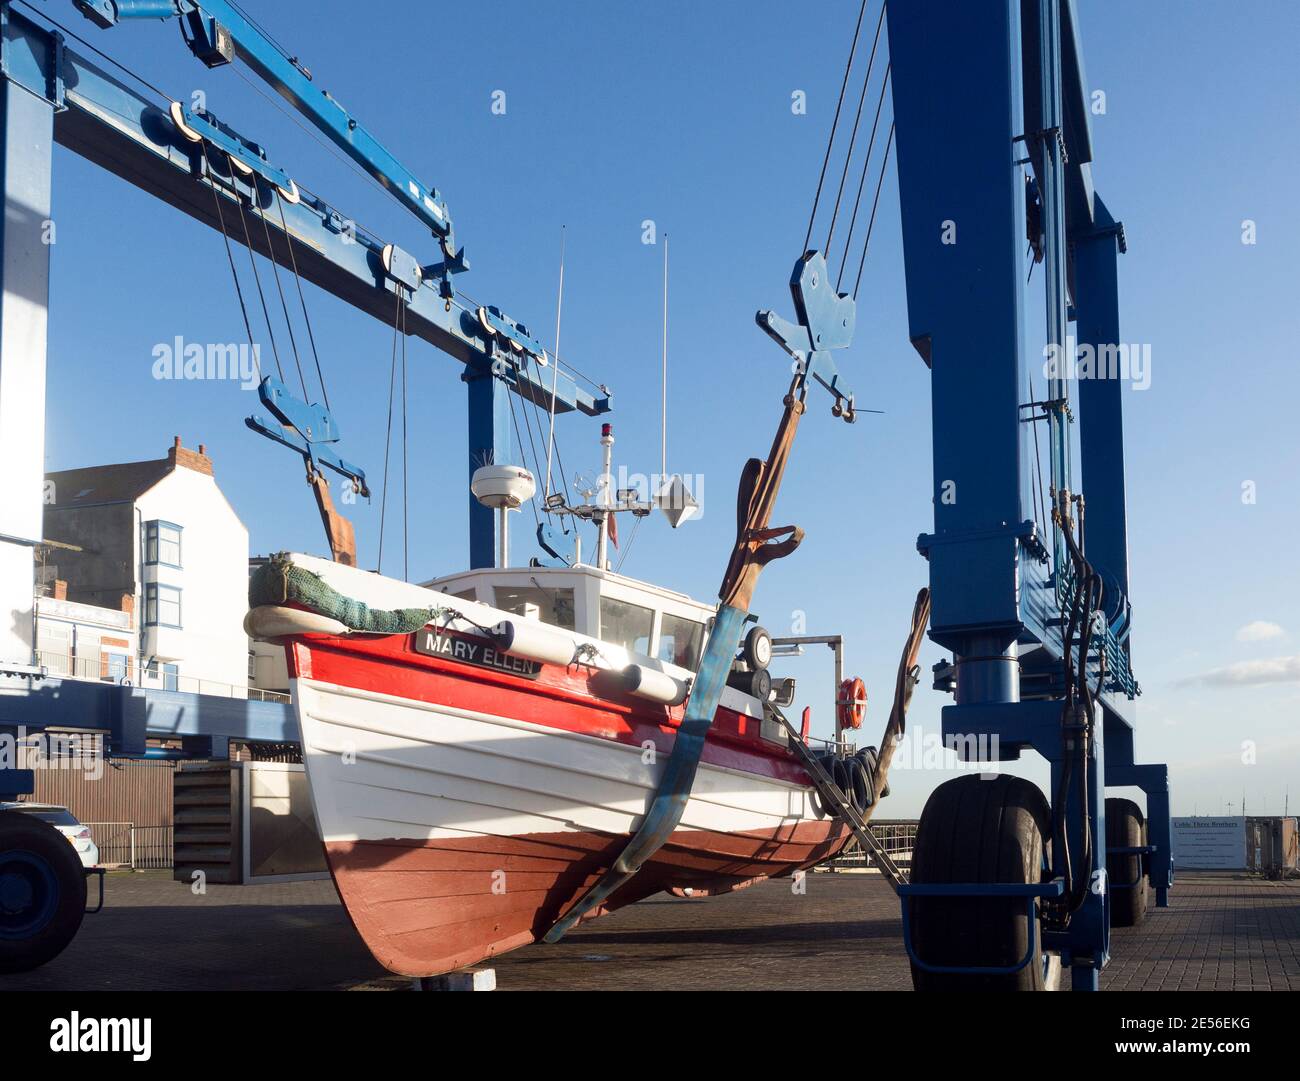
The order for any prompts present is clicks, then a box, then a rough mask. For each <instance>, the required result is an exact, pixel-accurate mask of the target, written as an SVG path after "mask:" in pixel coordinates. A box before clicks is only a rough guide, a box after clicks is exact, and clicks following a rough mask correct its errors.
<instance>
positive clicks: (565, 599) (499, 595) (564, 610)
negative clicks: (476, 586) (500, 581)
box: [493, 586, 576, 631]
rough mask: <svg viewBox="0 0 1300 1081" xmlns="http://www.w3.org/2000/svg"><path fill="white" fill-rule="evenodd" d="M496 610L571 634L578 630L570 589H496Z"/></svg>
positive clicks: (539, 587)
mask: <svg viewBox="0 0 1300 1081" xmlns="http://www.w3.org/2000/svg"><path fill="white" fill-rule="evenodd" d="M493 596H494V597H495V598H496V607H498V608H500V609H501V611H503V612H510V613H511V614H512V615H516V616H525V617H532V618H535V619H540V620H541V621H542V622H543V623H549V624H551V626H553V627H563V628H564V629H565V630H566V631H571V630H573V629H574V627H575V626H576V622H575V618H574V607H573V590H572V589H571V588H567V587H566V588H560V589H551V588H547V589H543V588H542V587H541V586H496V587H495V588H494V589H493Z"/></svg>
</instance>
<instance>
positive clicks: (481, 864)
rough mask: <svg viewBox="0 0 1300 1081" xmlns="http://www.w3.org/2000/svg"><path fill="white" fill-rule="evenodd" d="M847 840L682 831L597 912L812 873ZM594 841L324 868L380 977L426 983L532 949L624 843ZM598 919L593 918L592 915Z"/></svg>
mask: <svg viewBox="0 0 1300 1081" xmlns="http://www.w3.org/2000/svg"><path fill="white" fill-rule="evenodd" d="M847 839H848V834H847V830H846V829H845V827H844V826H843V825H842V824H840V823H838V822H835V821H833V820H829V819H828V820H825V821H818V822H803V823H800V824H799V825H797V826H794V827H792V828H790V829H789V830H787V831H785V832H784V833H783V834H782V835H781V836H780V837H776V838H774V837H772V836H770V835H767V836H757V835H752V834H723V833H707V832H704V831H685V830H681V831H678V832H677V833H675V834H673V839H672V841H671V842H670V843H669V844H668V845H666V846H664V848H663V849H661V850H660V851H659V853H658V854H657V855H656V856H655V857H654V858H653V859H652V860H651V861H650V862H649V863H647V864H646V865H645V867H644V868H642V870H641V871H640V873H639V874H637V876H636V877H635V878H634V879H633V880H632V881H631V882H629V883H628V884H627V886H625V887H624V888H623V889H622V890H620V891H618V892H617V893H615V894H614V895H613V897H612V898H611V899H610V901H609V903H608V904H606V905H605V906H604V908H603V909H601V910H599V911H600V912H604V911H610V910H612V909H615V908H619V907H621V906H622V905H626V904H631V903H632V902H634V901H639V900H641V899H642V898H643V897H648V896H650V895H651V894H654V893H658V892H660V891H663V890H669V889H692V890H698V891H701V892H708V893H722V892H727V891H728V890H734V889H738V888H741V887H743V886H746V885H748V884H749V883H751V882H753V881H754V880H756V879H761V878H770V877H772V876H774V875H782V874H790V873H791V872H794V871H797V870H801V869H803V868H806V867H810V866H812V865H813V864H816V863H820V862H821V861H822V860H825V859H827V858H828V857H830V856H832V855H834V854H835V853H836V852H837V851H838V850H839V849H840V848H842V847H843V845H844V843H845V842H846V840H847ZM627 840H628V839H627V837H622V836H620V837H611V836H604V835H600V834H595V833H576V832H574V833H569V832H565V833H535V834H528V835H526V836H523V837H492V836H481V837H467V838H444V839H439V840H434V841H426V842H418V841H405V840H393V841H336V842H330V843H328V844H327V845H326V854H327V856H328V858H329V863H330V869H331V871H332V872H333V874H334V880H335V882H336V883H337V885H338V889H339V893H340V894H341V895H342V897H343V901H344V904H345V905H346V907H347V910H348V913H349V915H350V916H351V918H352V922H353V924H354V925H355V926H356V928H357V931H358V932H359V933H360V934H361V937H362V938H363V939H364V940H365V943H366V945H367V947H369V949H370V951H371V953H373V954H374V955H375V957H376V958H377V959H378V960H379V962H380V963H381V964H382V965H384V967H385V968H388V969H391V970H392V971H394V972H399V973H402V974H404V975H408V976H424V975H431V974H434V973H438V972H446V971H449V970H451V969H456V968H463V967H465V966H466V965H472V964H475V963H477V962H479V961H482V960H484V959H486V958H489V957H492V956H493V955H495V954H499V953H505V952H506V951H508V950H512V949H516V948H517V947H519V946H526V945H528V944H529V943H531V942H535V941H537V940H538V939H540V938H541V936H542V935H544V934H545V933H546V931H547V930H549V929H550V927H551V925H552V924H553V923H555V921H556V920H557V919H558V918H559V917H560V916H561V915H562V914H563V913H564V911H565V910H566V909H567V908H568V907H569V905H571V904H572V903H573V902H574V901H576V900H577V899H578V897H580V896H581V895H582V894H583V893H584V892H585V890H586V889H587V888H588V887H589V886H590V885H592V884H593V883H594V882H595V881H596V878H597V877H598V876H599V874H600V872H601V871H603V870H604V869H605V868H606V867H608V866H609V865H610V863H611V862H612V861H613V859H614V858H615V857H616V856H617V854H618V853H619V852H620V851H621V850H622V848H623V846H624V845H626V843H627ZM598 914H599V913H598Z"/></svg>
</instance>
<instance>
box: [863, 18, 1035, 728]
mask: <svg viewBox="0 0 1300 1081" xmlns="http://www.w3.org/2000/svg"><path fill="white" fill-rule="evenodd" d="M888 12H889V48H890V57H891V62H892V65H893V68H892V71H893V101H894V115H895V121H896V132H897V136H896V137H897V142H898V159H897V160H898V178H899V200H900V204H901V211H902V227H903V241H904V249H905V266H906V275H907V300H908V315H909V322H910V335H911V339H912V343H913V345H914V346H915V347H916V349H917V351H918V352H919V353H920V354H921V357H922V359H923V360H924V361H925V362H926V363H927V364H928V365H929V366H930V369H931V372H932V381H931V383H932V389H931V402H932V416H933V427H934V491H933V496H934V526H935V532H934V535H933V536H932V537H928V538H922V541H921V542H920V546H921V548H922V550H923V551H924V552H925V553H926V554H927V556H928V558H929V561H930V585H931V589H932V592H933V596H934V611H933V615H932V619H931V631H930V637H931V638H932V639H933V640H934V641H936V642H938V643H939V644H940V645H942V646H945V647H947V648H949V649H951V650H952V651H953V652H954V653H955V654H956V659H957V664H958V668H957V673H958V675H957V695H958V702H960V703H962V704H975V703H978V702H1014V701H1016V700H1018V698H1019V686H1018V663H1017V660H1016V637H1017V635H1018V633H1019V631H1020V628H1021V621H1020V611H1019V591H1018V587H1019V577H1018V567H1017V564H1018V547H1019V542H1018V540H1017V538H1016V530H1017V527H1018V526H1019V525H1020V523H1021V522H1022V520H1023V519H1024V517H1025V515H1024V514H1023V513H1022V509H1021V462H1020V450H1019V438H1020V425H1019V404H1020V401H1021V398H1022V396H1023V393H1024V385H1025V381H1024V378H1023V367H1022V364H1023V361H1022V345H1021V325H1022V310H1023V286H1022V277H1023V270H1022V264H1023V255H1022V248H1023V244H1024V240H1023V236H1024V206H1023V192H1022V190H1021V180H1020V173H1019V168H1018V166H1017V165H1016V164H1015V160H1014V159H1015V157H1016V149H1017V147H1016V145H1015V144H1014V143H1013V139H1014V137H1015V136H1016V135H1018V134H1019V131H1018V128H1017V124H1018V111H1019V110H1018V104H1019V99H1020V66H1021V64H1020V42H1019V38H1020V4H1019V0H994V2H988V0H985V2H981V3H960V4H945V5H944V6H943V11H942V15H941V16H940V17H936V13H935V11H934V10H933V8H932V6H931V5H927V4H909V3H894V4H890V5H889V9H888Z"/></svg>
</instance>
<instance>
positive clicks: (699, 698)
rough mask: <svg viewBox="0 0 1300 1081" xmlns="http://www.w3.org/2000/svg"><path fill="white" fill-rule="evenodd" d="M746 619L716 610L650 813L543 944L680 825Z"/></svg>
mask: <svg viewBox="0 0 1300 1081" xmlns="http://www.w3.org/2000/svg"><path fill="white" fill-rule="evenodd" d="M747 615H748V613H747V612H746V611H745V610H744V609H742V608H733V607H732V606H731V605H726V604H724V605H722V606H721V607H720V608H719V609H718V615H717V618H716V619H715V620H714V623H713V632H712V633H711V634H710V635H709V644H708V646H707V647H706V648H705V651H704V658H703V660H702V661H701V662H700V670H699V673H698V674H697V675H696V677H695V682H694V684H693V685H692V687H691V698H690V702H689V703H688V704H687V706H686V715H685V716H684V717H683V718H682V723H681V726H680V727H679V728H678V729H677V740H676V742H675V743H673V750H672V754H671V755H670V756H669V758H668V765H667V767H666V768H665V769H664V774H663V776H662V777H661V778H660V779H659V787H658V789H657V791H656V792H655V795H654V799H653V800H652V801H651V804H650V810H649V811H647V812H646V816H645V818H644V819H642V821H641V827H640V829H638V830H637V831H636V833H635V834H634V835H633V837H632V840H631V841H629V842H628V843H627V847H625V848H624V849H623V851H622V853H621V854H620V855H619V857H618V859H617V860H616V861H615V862H614V865H613V866H612V867H610V868H609V870H608V871H606V872H605V873H604V874H603V875H601V877H600V880H599V881H598V882H597V883H596V884H595V885H594V886H592V887H591V889H590V890H588V891H587V893H586V894H585V895H584V896H583V897H582V899H581V900H579V901H578V903H577V904H575V905H574V906H573V907H572V908H570V909H569V911H568V912H566V913H565V914H564V917H563V918H562V919H560V920H559V921H558V922H557V923H556V924H555V926H554V927H552V928H551V929H550V930H549V931H547V932H546V935H545V939H544V941H546V942H559V941H560V939H562V938H563V937H564V936H565V934H567V933H568V932H569V930H570V929H571V928H572V927H573V926H574V925H575V924H576V923H577V922H578V921H579V920H580V919H582V917H583V916H585V915H587V913H589V912H591V911H592V910H594V909H595V908H596V907H597V906H599V905H600V904H602V903H603V902H604V901H605V899H606V898H608V897H609V895H610V894H611V893H613V892H614V891H615V890H616V889H618V888H619V886H621V885H623V883H624V882H626V881H627V880H628V879H630V878H631V877H632V876H633V875H635V874H636V873H637V871H639V870H640V869H641V865H642V864H643V863H645V861H646V860H648V859H649V858H650V857H651V856H653V855H654V854H655V853H656V852H658V851H659V849H660V848H662V847H663V846H664V844H665V843H666V842H667V841H668V838H670V837H671V836H672V834H673V830H675V829H676V828H677V825H678V823H680V822H681V820H682V815H683V814H684V813H685V811H686V803H687V801H688V800H689V799H690V797H691V788H692V787H693V786H694V784H695V772H696V769H697V768H698V767H699V764H700V755H701V754H703V753H704V740H705V737H706V736H707V735H708V733H709V728H710V727H711V726H712V725H713V718H714V715H715V714H716V713H717V711H718V704H719V703H720V702H721V701H722V688H723V687H725V686H726V685H727V676H728V675H729V674H730V672H731V662H732V660H733V659H734V658H735V656H736V650H737V649H738V648H739V647H740V632H741V629H742V628H743V627H744V625H745V617H746V616H747Z"/></svg>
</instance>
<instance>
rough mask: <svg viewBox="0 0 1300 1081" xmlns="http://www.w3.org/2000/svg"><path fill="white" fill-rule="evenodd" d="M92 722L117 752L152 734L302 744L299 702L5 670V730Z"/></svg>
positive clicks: (0, 679)
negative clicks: (33, 675)
mask: <svg viewBox="0 0 1300 1081" xmlns="http://www.w3.org/2000/svg"><path fill="white" fill-rule="evenodd" d="M19 727H21V728H26V729H28V730H29V731H38V730H40V729H43V728H69V729H73V730H76V729H88V730H92V731H99V732H104V733H106V734H107V736H108V741H109V752H110V753H111V754H118V755H143V754H144V753H145V740H146V739H147V738H148V737H160V738H161V737H168V738H178V739H195V738H212V737H218V738H221V739H226V740H229V739H238V740H247V741H250V742H254V743H262V742H266V743H295V742H297V741H298V739H299V733H298V722H297V721H296V720H295V719H294V715H293V708H292V707H291V706H289V705H288V704H286V703H281V702H261V701H254V700H252V699H244V698H227V697H223V696H219V695H211V694H190V693H188V692H185V691H164V690H157V689H154V688H144V687H130V686H121V685H116V684H106V683H94V682H90V681H88V680H76V679H31V678H24V679H22V680H20V679H18V678H17V677H5V676H0V729H6V728H7V729H14V728H19Z"/></svg>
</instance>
